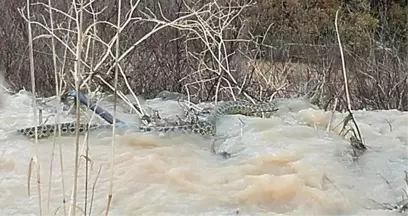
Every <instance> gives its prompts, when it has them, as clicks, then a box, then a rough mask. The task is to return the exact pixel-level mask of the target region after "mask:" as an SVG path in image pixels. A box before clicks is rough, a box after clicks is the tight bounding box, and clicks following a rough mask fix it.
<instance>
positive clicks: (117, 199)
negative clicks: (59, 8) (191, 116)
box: [0, 92, 408, 215]
mask: <svg viewBox="0 0 408 216" xmlns="http://www.w3.org/2000/svg"><path fill="white" fill-rule="evenodd" d="M5 100H6V101H5V103H4V104H5V106H4V107H3V108H2V110H1V114H0V122H2V124H1V126H0V140H1V141H0V149H1V155H0V184H1V187H0V214H1V215H11V214H13V215H38V214H39V204H38V203H39V202H38V200H39V198H38V197H39V194H38V185H37V183H36V178H35V177H36V176H35V174H34V175H33V177H32V178H31V181H30V182H31V190H30V191H31V195H30V196H28V192H27V191H28V188H27V178H28V174H27V172H28V164H29V161H30V158H31V157H33V156H34V155H35V153H36V152H37V155H38V161H39V164H40V166H41V171H40V173H41V176H40V177H41V196H42V211H43V213H44V214H48V215H50V214H54V213H55V212H57V213H56V215H64V211H63V205H62V204H63V203H62V200H63V192H62V191H63V190H62V184H61V168H60V162H59V160H60V159H59V154H58V145H57V146H56V148H55V156H54V159H53V162H52V164H53V175H52V182H51V197H50V198H48V188H49V186H50V184H49V181H48V178H49V173H50V164H51V155H52V150H53V139H52V138H49V139H46V140H40V141H39V144H38V145H37V146H35V143H34V141H33V140H29V139H27V138H25V137H23V136H21V135H19V134H17V133H16V132H15V131H16V129H18V128H23V127H28V126H33V125H35V124H34V123H33V122H34V121H33V117H32V116H33V114H32V106H31V98H30V96H29V95H28V94H26V93H24V92H23V93H19V94H16V95H13V96H6V97H5ZM146 103H147V105H149V106H150V107H151V108H155V109H158V110H159V111H160V113H161V115H162V116H163V117H170V116H172V117H173V118H174V116H175V115H176V114H177V115H180V114H181V113H182V112H181V109H180V108H179V106H178V104H177V102H175V101H162V100H161V99H154V100H148V101H147V102H146ZM101 105H102V106H104V107H106V108H108V110H112V104H111V103H109V102H103V103H102V104H101ZM279 108H280V110H279V111H278V112H277V113H275V114H274V115H273V116H272V117H271V118H268V119H261V118H255V117H245V116H241V115H234V116H225V117H223V118H222V119H221V120H220V121H219V123H218V134H220V135H225V136H227V137H228V138H227V139H225V140H224V141H218V142H217V144H219V145H217V148H216V149H217V150H218V151H223V150H225V151H228V152H230V153H232V157H231V158H230V159H223V158H222V157H221V156H218V155H214V154H212V153H211V151H210V146H211V144H212V141H209V140H206V139H204V138H201V137H199V136H195V135H166V136H159V135H155V134H141V133H128V134H124V135H117V137H116V141H117V145H116V147H115V158H114V160H115V162H114V181H113V183H114V191H113V202H112V204H111V215H305V214H306V215H311V214H315V215H371V214H376V215H399V213H397V212H395V211H394V212H392V211H386V210H382V209H381V206H379V205H378V204H376V203H375V202H373V201H372V200H371V199H373V200H375V201H377V202H379V203H396V202H397V201H400V199H401V194H402V189H403V188H404V187H405V185H404V170H407V171H408V166H407V164H408V113H407V112H399V111H396V110H389V111H355V112H354V114H355V118H356V120H357V122H358V124H359V126H360V129H361V132H362V135H363V138H364V140H365V142H366V144H367V146H368V150H367V152H366V153H365V154H363V155H362V156H361V157H360V158H359V160H358V161H353V160H352V158H351V155H350V153H351V148H350V145H349V142H348V141H346V140H345V139H344V138H342V137H340V136H339V135H337V133H336V132H338V131H339V130H340V127H339V128H337V129H336V130H335V131H334V132H331V133H327V132H326V127H327V124H328V122H329V119H330V115H331V113H330V112H324V111H322V110H320V109H318V108H317V107H314V106H313V105H311V104H309V103H308V102H307V101H305V100H302V99H291V100H281V101H280V102H279ZM120 112H121V113H120V114H119V117H120V118H121V119H122V120H125V121H129V122H137V121H138V118H137V117H136V115H134V114H129V113H127V112H126V109H124V108H123V109H120ZM46 115H47V113H44V116H46ZM345 115H346V114H340V113H336V115H335V118H334V120H333V122H334V123H333V125H337V124H338V123H339V122H340V121H341V120H342V119H343V118H344V116H345ZM72 120H73V116H65V117H64V118H63V120H62V121H72ZM49 121H50V122H53V121H54V119H53V118H50V120H49ZM95 121H97V122H103V121H102V120H100V119H95ZM241 121H242V122H243V123H242V122H241ZM81 140H83V137H82V138H81ZM57 143H60V144H61V146H62V151H63V163H64V165H63V166H64V172H63V176H64V178H65V199H66V200H67V201H69V200H70V194H71V191H72V185H73V172H74V171H73V170H74V169H73V160H74V143H75V138H74V137H61V138H58V139H57ZM110 144H111V138H110V137H109V134H106V133H94V134H91V136H90V139H89V145H90V150H89V158H90V160H92V163H91V164H90V165H89V181H88V198H87V199H88V204H87V206H86V207H85V205H84V197H85V170H86V169H85V159H84V157H81V161H80V169H79V170H80V171H79V173H80V174H79V180H78V183H79V195H78V203H77V205H78V208H79V209H81V210H77V215H81V211H85V209H86V211H87V214H89V211H90V208H91V206H90V203H91V200H93V201H92V209H91V215H101V214H103V212H104V209H105V206H106V203H107V197H108V188H109V177H110V173H109V171H110V161H111V156H110V154H111V147H110ZM83 154H85V153H83ZM100 168H101V172H100V175H99V177H98V170H99V169H100ZM95 179H97V182H96V186H95V188H94V189H93V188H92V187H93V184H94V182H95ZM387 182H388V183H387ZM92 192H94V194H93V195H92ZM92 196H93V199H92ZM66 209H67V210H68V207H66Z"/></svg>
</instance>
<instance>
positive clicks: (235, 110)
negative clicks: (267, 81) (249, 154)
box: [17, 92, 277, 139]
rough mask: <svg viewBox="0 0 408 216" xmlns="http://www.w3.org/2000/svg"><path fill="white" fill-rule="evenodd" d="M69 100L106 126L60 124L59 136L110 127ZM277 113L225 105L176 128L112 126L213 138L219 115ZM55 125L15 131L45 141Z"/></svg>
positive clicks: (268, 107)
mask: <svg viewBox="0 0 408 216" xmlns="http://www.w3.org/2000/svg"><path fill="white" fill-rule="evenodd" d="M71 96H73V97H76V96H78V97H79V100H80V102H81V103H83V104H85V105H86V106H87V107H89V108H90V109H91V110H92V111H94V112H95V113H96V114H98V115H99V116H101V117H102V118H103V119H104V120H105V121H107V122H108V123H109V124H79V125H77V124H76V123H75V122H71V123H61V124H59V127H60V130H61V136H72V135H75V133H76V128H77V127H78V130H79V134H85V133H86V132H89V131H95V130H99V129H111V128H112V124H113V116H112V115H111V114H110V113H109V112H107V111H105V110H104V109H102V108H101V107H98V106H97V105H95V104H88V102H87V99H86V97H85V96H84V95H83V94H81V93H79V94H76V93H75V92H74V93H71ZM276 110H277V109H276V108H275V106H274V104H273V103H258V104H252V103H250V102H246V101H227V102H222V103H220V104H218V105H217V106H216V107H215V108H214V109H213V110H212V111H211V113H210V115H209V117H207V119H206V120H196V121H194V122H192V123H190V124H183V125H177V126H167V127H158V126H137V125H135V124H128V123H125V122H123V121H121V120H119V119H116V126H117V127H118V128H125V129H132V130H135V129H136V131H137V130H138V131H141V132H163V133H168V132H183V133H195V134H200V135H211V136H213V135H215V134H216V122H217V120H218V119H219V117H221V116H223V115H234V114H241V115H246V116H256V115H259V114H261V113H265V112H274V111H276ZM57 127H58V125H56V124H45V125H40V126H36V127H27V128H23V129H19V130H17V131H18V132H19V133H20V134H22V135H24V136H26V137H29V138H34V137H35V129H36V128H37V134H38V138H39V139H43V138H47V137H50V136H53V135H54V134H55V133H56V130H57Z"/></svg>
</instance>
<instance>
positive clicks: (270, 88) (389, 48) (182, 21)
mask: <svg viewBox="0 0 408 216" xmlns="http://www.w3.org/2000/svg"><path fill="white" fill-rule="evenodd" d="M74 2H75V1H72V2H70V1H55V3H53V5H52V11H53V16H54V18H53V20H54V21H53V22H54V23H53V24H52V25H51V23H50V19H49V16H50V13H49V8H48V7H49V6H48V3H44V2H43V1H38V2H32V9H31V10H32V12H31V14H32V17H30V21H31V22H32V24H33V25H32V27H33V36H34V58H35V62H36V66H35V67H36V71H35V72H36V82H37V92H38V93H39V94H40V95H46V96H50V95H55V87H54V85H55V81H54V78H55V76H57V78H59V83H60V84H59V85H60V88H61V89H62V88H64V87H68V88H70V87H72V86H73V81H74V79H75V76H73V74H72V73H73V71H74V63H75V59H76V58H77V56H76V53H75V50H76V47H77V43H78V41H77V38H78V37H77V34H78V31H77V25H76V22H77V21H78V20H76V16H77V13H78V11H79V10H78V9H79V6H78V5H79V4H78V2H76V4H73V3H74ZM115 2H116V1H107V0H100V1H85V6H84V20H83V37H82V39H83V42H82V44H81V46H82V52H81V59H82V64H83V68H82V70H81V76H80V77H78V78H79V79H80V80H81V82H82V87H83V88H85V87H87V88H88V90H92V91H94V90H96V89H97V87H98V86H99V87H102V90H104V91H111V90H112V87H113V80H114V76H113V74H114V73H113V71H114V70H113V69H114V64H115V55H114V53H115V51H114V50H115V43H116V41H117V38H118V35H117V32H116V31H117V28H119V38H120V41H119V43H120V46H119V48H120V51H119V53H120V57H119V69H120V75H119V87H118V88H119V90H120V91H121V92H123V93H124V94H126V93H131V92H135V93H136V94H139V95H143V96H145V97H148V98H150V97H154V96H156V95H157V93H159V92H160V91H162V90H169V91H175V92H181V93H184V94H189V95H190V96H191V97H192V99H193V98H194V99H198V100H220V99H221V100H222V99H234V98H236V97H242V96H245V97H252V98H256V99H269V98H271V97H296V96H303V95H308V96H310V97H312V99H313V101H314V102H315V103H317V104H319V105H320V106H321V107H322V108H324V109H329V107H332V106H333V104H334V98H340V103H339V104H340V106H339V108H340V109H342V108H345V107H344V105H345V103H342V102H344V101H345V100H344V99H343V98H345V96H344V95H345V93H344V90H343V89H344V82H343V77H342V72H341V70H342V68H341V61H340V55H339V50H338V45H337V41H336V34H335V31H334V11H335V10H337V9H338V8H339V6H342V9H341V13H340V21H339V22H340V23H339V25H340V27H339V28H340V35H341V36H342V37H343V39H344V41H345V42H344V49H345V51H344V55H345V58H346V62H347V65H346V67H347V71H348V73H349V89H350V94H351V102H352V105H353V108H357V109H359V108H368V109H394V108H395V109H400V110H407V109H408V99H407V97H406V95H407V94H408V87H407V86H408V78H407V73H408V72H407V71H408V65H407V64H408V63H407V62H408V61H407V52H406V51H404V50H405V49H404V47H407V45H406V42H405V43H404V41H406V39H404V38H403V37H402V36H401V35H403V32H396V31H394V32H396V33H394V34H393V35H394V37H391V36H390V35H391V33H390V31H391V30H389V29H387V28H386V26H393V27H396V28H397V27H398V28H399V29H404V28H402V27H400V26H403V23H404V22H403V20H404V19H408V18H404V16H403V14H402V15H401V11H402V12H404V10H400V9H398V8H402V7H403V6H404V5H403V4H402V3H401V4H400V5H399V4H397V3H392V4H391V5H390V6H387V7H389V8H391V9H393V8H397V9H398V10H397V9H395V11H397V12H395V13H391V12H392V11H391V12H389V11H390V10H389V11H388V12H387V13H388V14H385V13H381V8H378V7H375V6H376V5H374V4H373V5H371V4H369V3H360V4H357V5H355V3H350V5H347V4H346V5H341V2H340V1H335V0H331V1H324V2H323V1H319V0H314V1H305V2H297V3H296V2H286V1H283V0H279V1H276V2H269V1H257V2H254V1H227V0H222V1H221V0H213V1H210V0H201V1H190V0H184V1H183V0H175V1H170V2H169V1H164V0H159V1H149V0H145V1H135V0H133V1H125V2H123V4H122V6H121V9H122V11H123V13H122V15H121V24H120V26H119V27H117V26H116V25H117V24H116V23H117V16H118V14H117V8H118V5H117V3H115ZM362 2H364V1H362ZM24 4H25V2H24V1H22V0H17V1H16V2H15V3H13V5H12V4H10V3H8V2H7V1H4V0H3V1H1V6H2V7H1V8H2V9H1V10H3V12H4V13H2V14H3V18H4V19H3V20H5V22H4V23H7V25H6V24H0V42H1V43H0V56H1V58H2V59H3V61H4V65H5V68H6V74H5V75H6V77H5V78H6V80H7V81H8V82H9V84H10V86H11V87H12V88H14V89H15V90H18V89H21V88H27V89H30V79H29V76H28V74H29V73H28V71H29V66H28V65H29V63H28V56H27V54H26V53H27V44H26V43H25V41H26V38H27V33H26V32H27V31H26V21H27V17H25V16H24V13H23V11H24V8H25V6H24ZM74 5H75V7H74ZM377 6H378V5H377ZM384 7H385V6H384ZM406 12H407V14H408V11H406ZM378 14H379V15H378ZM398 14H400V15H398ZM300 17H303V18H302V19H301V18H300ZM305 17H306V18H307V19H305ZM406 17H408V16H406ZM397 18H399V19H401V21H398V20H397V21H395V22H394V21H393V20H392V19H397ZM350 22H353V23H350ZM385 22H387V23H385ZM399 23H402V24H399ZM382 24H383V25H382ZM391 24H392V25H391ZM51 29H53V30H52V31H51ZM379 32H380V33H381V34H380V33H379ZM397 33H398V34H397ZM52 37H53V38H54V39H55V51H56V54H57V55H56V57H57V58H56V61H57V70H58V73H57V75H55V74H54V72H53V71H54V66H53V59H52V49H51V47H52V46H51V38H52ZM380 39H381V40H380ZM39 84H41V85H39Z"/></svg>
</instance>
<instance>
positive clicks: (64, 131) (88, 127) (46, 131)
mask: <svg viewBox="0 0 408 216" xmlns="http://www.w3.org/2000/svg"><path fill="white" fill-rule="evenodd" d="M57 127H58V125H57V124H46V125H40V126H37V134H38V135H37V136H38V139H43V138H47V137H50V136H53V135H54V132H55V131H56V130H57V129H58V128H57ZM78 127H79V134H81V135H82V134H85V133H86V132H88V131H94V130H98V129H108V128H112V125H99V124H79V126H78ZM35 128H36V127H28V128H24V129H19V130H18V132H19V133H21V134H23V135H24V136H26V137H28V138H32V139H33V138H35ZM76 128H77V125H76V124H75V123H71V122H70V123H61V124H60V129H61V136H74V135H75V130H76ZM57 133H58V132H57Z"/></svg>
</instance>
